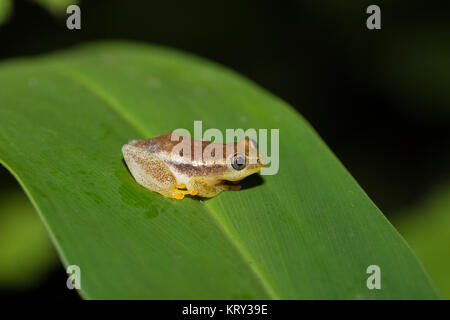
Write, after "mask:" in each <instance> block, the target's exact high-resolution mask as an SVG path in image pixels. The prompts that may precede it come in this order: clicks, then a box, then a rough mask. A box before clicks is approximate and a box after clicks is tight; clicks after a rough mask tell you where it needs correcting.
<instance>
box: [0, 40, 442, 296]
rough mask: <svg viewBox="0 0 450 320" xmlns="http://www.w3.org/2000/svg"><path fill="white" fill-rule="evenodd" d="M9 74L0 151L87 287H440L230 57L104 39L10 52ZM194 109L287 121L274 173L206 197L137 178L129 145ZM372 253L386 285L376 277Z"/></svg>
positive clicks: (281, 291)
mask: <svg viewBox="0 0 450 320" xmlns="http://www.w3.org/2000/svg"><path fill="white" fill-rule="evenodd" d="M0 85H1V87H2V89H1V90H0V159H1V161H2V162H3V163H4V164H5V165H6V166H7V167H8V168H9V170H10V171H11V172H12V173H13V174H14V175H15V176H16V178H17V179H18V180H19V181H20V183H21V185H22V186H23V188H24V189H25V191H26V192H27V194H28V196H29V197H30V199H31V200H32V202H33V203H34V205H35V207H36V208H37V210H38V211H39V214H40V215H41V218H42V220H43V221H44V223H45V225H46V227H47V228H48V230H49V232H50V234H51V236H52V239H53V241H54V243H55V245H56V247H57V249H58V252H59V254H60V256H61V258H62V260H63V262H64V264H65V265H69V264H76V265H79V266H80V268H81V275H82V276H81V279H82V281H81V283H82V288H81V294H82V295H83V297H86V298H226V299H229V298H242V299H246V298H261V299H265V298H286V299H296V298H341V299H344V298H349V299H354V298H356V299H359V298H436V293H435V291H434V289H433V287H432V286H431V285H430V282H429V280H428V277H427V276H426V275H425V273H424V270H423V269H422V267H421V266H420V264H419V263H418V261H417V260H416V258H415V256H414V255H413V254H412V252H411V251H410V249H409V248H408V247H407V245H406V243H405V242H404V240H403V239H402V238H401V237H400V236H399V234H398V233H397V232H396V231H395V229H394V228H393V227H392V226H391V225H390V224H389V222H388V221H387V220H386V219H385V217H384V216H383V215H382V213H381V212H380V211H379V210H378V209H377V208H376V206H375V205H374V204H373V203H372V202H371V201H370V199H369V198H368V197H367V195H366V194H365V193H364V191H363V190H362V189H361V188H360V187H359V186H358V184H357V183H356V182H355V181H354V180H353V178H352V177H351V176H350V174H349V173H348V172H347V171H346V170H345V168H344V167H343V166H342V165H341V164H340V163H339V161H338V160H337V159H336V158H335V157H334V156H333V154H332V153H331V152H330V151H329V149H328V148H327V147H326V145H325V144H324V143H323V142H322V141H321V139H320V138H319V136H318V135H317V134H316V133H315V132H314V131H313V129H312V128H311V127H310V126H309V125H308V123H307V122H306V121H305V120H304V119H302V118H301V117H300V116H299V115H298V114H297V113H296V112H295V111H294V110H293V109H291V108H290V107H289V106H287V105H286V103H284V102H283V101H281V100H279V99H278V98H276V97H274V96H272V95H270V94H268V93H267V92H265V91H264V90H262V89H260V88H258V87H257V86H255V85H254V84H253V83H250V82H249V81H247V80H245V79H243V78H242V77H240V76H238V75H237V74H235V73H233V72H230V71H229V70H226V69H224V68H222V67H219V66H217V65H214V64H211V63H209V62H206V61H204V60H201V59H198V58H195V57H191V56H187V55H185V54H180V53H177V52H174V51H171V50H166V49H161V48H155V47H149V46H144V45H136V44H124V43H103V44H100V45H90V46H83V47H80V48H77V49H72V50H70V51H67V52H65V53H61V54H55V55H51V56H46V57H42V58H35V59H28V60H27V59H24V60H16V61H10V62H6V63H3V65H0ZM194 120H203V128H204V129H206V128H219V129H221V130H224V129H225V128H238V127H244V128H256V129H259V128H268V129H270V128H279V129H280V170H279V172H278V174H276V175H272V176H263V177H262V178H261V180H262V181H258V178H257V176H254V177H252V178H249V180H250V182H249V183H247V188H245V189H244V190H241V191H237V192H224V193H222V194H220V195H219V196H217V197H215V198H212V199H210V200H206V201H199V200H196V199H191V198H187V199H184V200H182V201H178V200H174V199H168V198H164V197H162V196H160V195H159V194H156V193H154V192H151V191H148V190H146V189H144V188H142V187H141V186H139V185H138V184H137V183H136V182H135V181H134V180H133V178H132V177H131V176H130V174H129V172H128V171H127V168H126V166H125V164H124V162H123V161H122V154H121V146H122V145H123V144H124V143H126V142H127V141H129V140H131V139H136V138H137V139H142V138H148V137H152V136H156V135H160V134H162V133H164V132H167V131H171V130H174V129H176V128H187V129H192V128H193V121H194ZM261 182H262V183H261ZM244 185H245V183H244ZM373 264H375V265H379V266H380V268H381V272H382V273H381V282H382V289H381V290H369V289H368V288H367V287H366V279H367V277H368V276H369V275H368V274H366V269H367V267H368V266H369V265H373Z"/></svg>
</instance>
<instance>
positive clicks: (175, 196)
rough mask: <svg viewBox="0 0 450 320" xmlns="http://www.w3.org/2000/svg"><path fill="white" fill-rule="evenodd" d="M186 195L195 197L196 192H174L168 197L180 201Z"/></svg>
mask: <svg viewBox="0 0 450 320" xmlns="http://www.w3.org/2000/svg"><path fill="white" fill-rule="evenodd" d="M187 194H189V195H191V196H195V195H197V194H198V191H197V190H176V191H174V192H173V193H172V194H171V195H169V197H171V198H173V199H177V200H181V199H183V198H184V196H185V195H187Z"/></svg>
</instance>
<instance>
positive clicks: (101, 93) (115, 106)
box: [55, 66, 281, 299]
mask: <svg viewBox="0 0 450 320" xmlns="http://www.w3.org/2000/svg"><path fill="white" fill-rule="evenodd" d="M55 71H56V72H57V73H58V74H60V75H61V76H63V77H65V78H67V79H68V80H70V81H73V82H76V83H78V84H79V85H81V86H83V87H84V88H86V89H87V90H88V91H89V92H91V93H92V94H94V95H95V96H97V97H98V98H100V99H101V100H103V101H104V102H105V103H106V105H107V106H108V107H109V108H111V109H112V110H113V111H114V112H116V113H117V114H118V115H119V116H121V117H123V119H125V120H126V121H127V122H128V123H129V124H130V125H131V126H132V127H134V128H135V129H136V130H137V131H138V132H139V133H140V134H141V135H142V136H143V137H144V138H145V137H151V136H154V135H155V134H152V133H151V132H150V131H148V130H147V127H145V126H143V125H142V124H141V123H140V122H139V121H138V120H136V119H135V117H134V116H133V114H132V113H129V112H128V111H127V109H126V108H124V107H123V106H122V105H121V104H120V103H119V102H118V101H117V100H116V99H114V97H112V96H111V95H110V94H108V93H107V92H106V91H105V90H104V89H103V88H102V87H101V86H98V85H97V84H96V83H95V82H94V81H92V79H90V78H89V77H88V76H86V74H83V73H81V72H79V71H75V70H73V69H70V68H67V67H66V66H64V67H63V66H59V67H58V68H56V69H55ZM201 206H202V207H203V208H204V210H205V211H206V212H207V213H208V214H209V217H210V218H211V219H212V221H213V222H214V224H216V226H217V227H218V229H219V230H220V231H221V232H222V234H223V236H224V237H225V239H227V240H228V241H229V243H230V244H231V246H232V247H233V248H234V250H235V251H236V252H237V254H238V255H239V256H240V257H241V259H242V260H243V261H244V264H245V265H246V266H247V268H248V269H249V270H250V271H251V273H253V275H254V277H255V279H256V281H258V282H259V283H260V285H261V287H262V288H263V289H264V291H265V292H266V294H267V295H268V297H270V298H271V299H281V298H280V296H279V295H278V294H276V293H275V291H274V289H273V288H272V286H271V285H270V284H269V282H268V281H267V280H266V278H265V277H264V274H263V272H262V271H261V270H260V269H259V268H258V267H257V266H256V263H255V262H256V260H255V259H254V258H252V257H251V255H250V254H249V253H248V252H247V251H246V250H245V249H244V248H243V246H242V245H241V244H240V242H239V241H237V240H236V239H235V238H233V236H232V234H231V232H230V231H229V229H228V228H227V227H226V223H224V222H223V221H221V220H220V219H219V217H218V215H217V214H215V210H214V209H213V208H211V207H210V206H208V205H207V204H206V203H203V204H201ZM250 261H252V262H250Z"/></svg>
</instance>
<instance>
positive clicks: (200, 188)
mask: <svg viewBox="0 0 450 320" xmlns="http://www.w3.org/2000/svg"><path fill="white" fill-rule="evenodd" d="M186 188H187V190H188V191H191V192H195V193H196V195H198V196H199V197H205V198H211V197H214V196H216V195H217V194H218V193H220V192H221V191H222V189H221V188H217V187H216V186H215V185H212V184H211V183H210V182H209V181H208V179H206V178H204V177H193V178H191V179H189V181H188V183H187V184H186Z"/></svg>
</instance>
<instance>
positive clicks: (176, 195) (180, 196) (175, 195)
mask: <svg viewBox="0 0 450 320" xmlns="http://www.w3.org/2000/svg"><path fill="white" fill-rule="evenodd" d="M170 197H171V198H173V199H177V200H182V199H183V198H184V193H183V192H175V193H173V194H171V195H170Z"/></svg>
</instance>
